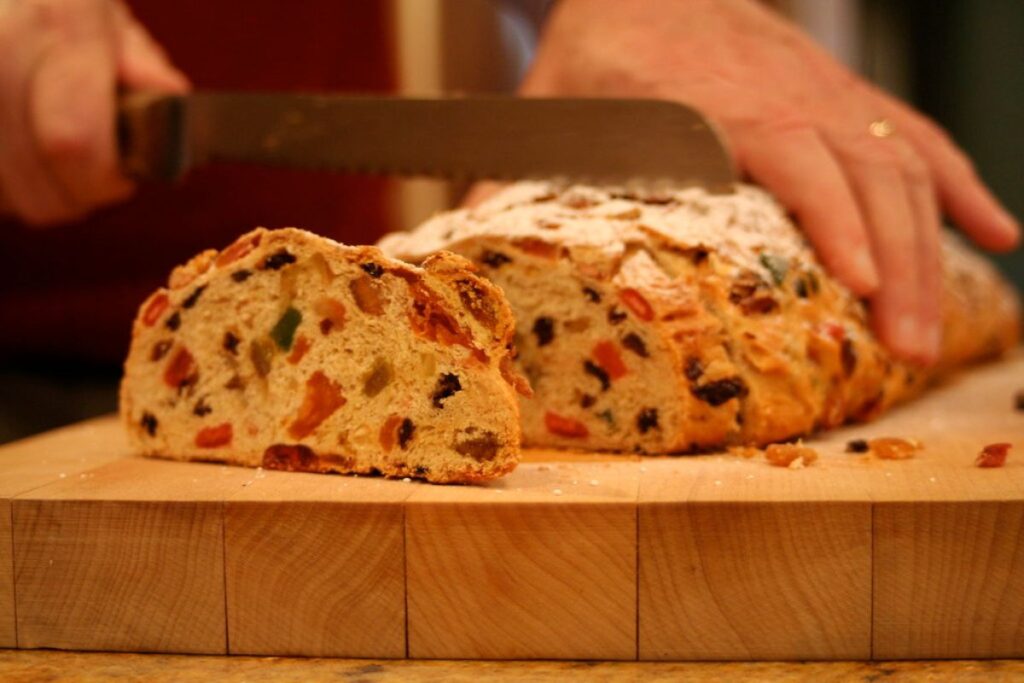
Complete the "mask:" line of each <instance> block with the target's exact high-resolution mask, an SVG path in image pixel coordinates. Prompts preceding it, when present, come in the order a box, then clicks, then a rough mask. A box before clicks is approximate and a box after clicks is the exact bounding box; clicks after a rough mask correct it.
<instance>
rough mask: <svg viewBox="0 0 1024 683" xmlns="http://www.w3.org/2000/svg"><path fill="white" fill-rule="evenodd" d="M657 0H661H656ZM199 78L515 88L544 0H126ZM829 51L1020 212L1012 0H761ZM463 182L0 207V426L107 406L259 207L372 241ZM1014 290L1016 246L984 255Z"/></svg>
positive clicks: (252, 83)
mask: <svg viewBox="0 0 1024 683" xmlns="http://www.w3.org/2000/svg"><path fill="white" fill-rule="evenodd" d="M662 1H664V2H670V1H671V0H662ZM129 4H130V5H131V6H132V8H133V10H134V11H135V12H136V15H137V16H138V18H139V19H140V20H141V21H142V23H143V24H145V25H146V26H147V27H148V28H149V29H150V31H151V32H152V33H153V35H154V37H155V38H156V39H157V41H158V42H160V43H161V44H162V45H163V46H164V47H165V48H166V50H167V51H168V53H169V54H170V56H171V58H172V60H173V61H174V62H175V63H176V64H177V65H178V66H179V67H181V68H182V69H183V71H184V72H185V73H186V74H187V75H188V76H189V77H190V78H191V79H192V81H193V83H194V85H196V86H197V87H200V88H204V87H205V88H229V89H253V88H260V89H273V90H339V91H357V92H382V93H384V92H390V93H394V92H398V93H402V94H409V95H435V94H440V93H452V92H511V91H513V90H514V89H515V86H516V84H517V83H518V81H519V80H520V79H521V77H522V76H523V74H524V73H525V71H526V69H527V68H528V66H529V63H530V59H531V57H532V54H533V50H534V48H535V46H536V44H537V40H538V37H539V31H540V30H541V27H542V25H543V19H544V16H545V14H546V12H547V11H548V10H549V9H550V6H551V5H552V2H551V1H550V0H516V1H513V0H367V1H366V2H363V1H359V2H356V1H355V0H352V1H350V2H338V1H337V0H322V1H315V0H309V1H304V2H302V3H294V4H289V5H288V9H287V11H283V10H282V6H281V4H280V3H277V2H273V0H250V1H249V2H247V3H245V4H244V5H239V4H236V3H209V2H206V0H177V1H176V2H174V3H164V2H159V1H158V0H148V1H146V0H135V1H132V2H129ZM770 4H771V5H772V6H774V7H775V8H776V9H777V10H778V11H780V12H782V13H783V14H786V15H787V16H789V17H790V18H792V19H793V20H794V21H796V22H797V23H799V24H801V25H802V26H803V27H804V28H805V29H806V30H807V31H808V32H809V33H811V34H812V35H813V36H814V37H815V38H816V39H817V40H818V41H819V42H820V43H822V44H823V45H824V46H825V47H826V48H827V49H829V50H830V51H831V52H832V53H833V54H834V55H836V57H837V58H839V59H840V60H841V61H843V62H845V63H846V64H847V65H849V66H850V67H851V68H853V69H855V70H856V71H858V72H860V73H861V74H863V75H865V76H866V77H867V78H869V79H870V80H872V81H874V82H876V83H878V84H879V85H881V86H882V87H884V88H886V89H887V90H889V91H890V92H893V93H895V94H897V95H898V96H900V97H902V98H903V99H905V100H907V101H909V102H911V103H912V104H914V105H915V106H917V107H918V108H919V109H921V110H922V111H924V112H925V113H927V114H928V115H930V116H932V117H933V118H934V119H936V120H937V121H938V122H939V123H940V124H942V125H943V126H944V127H945V128H946V129H947V130H948V131H949V132H950V133H951V134H952V136H953V138H954V139H956V140H957V142H959V143H960V145H961V146H962V147H963V148H964V149H965V150H966V151H967V153H968V154H969V155H970V156H971V157H972V158H973V159H974V161H975V163H976V166H977V168H978V171H979V173H980V174H981V176H982V177H983V178H984V179H985V181H986V182H987V183H988V184H989V186H990V187H991V188H992V190H993V191H994V192H995V193H996V195H998V196H999V198H1000V199H1001V200H1002V201H1003V202H1004V203H1005V204H1006V206H1007V207H1008V208H1009V209H1010V211H1011V212H1012V213H1013V214H1014V215H1015V216H1017V217H1018V218H1021V217H1024V183H1022V178H1024V132H1022V130H1021V128H1020V126H1021V124H1022V122H1024V2H1021V1H1020V0H943V2H926V1H925V0H773V1H772V2H770ZM463 190H464V187H461V186H453V185H451V184H448V183H444V182H439V181H429V180H412V181H394V180H383V179H377V178H347V177H339V176H332V175H324V174H321V175H320V176H315V175H312V176H311V175H310V174H307V173H303V172H297V171H289V170H282V169H252V168H232V167H229V166H226V165H225V166H219V167H214V168H209V169H203V170H201V171H198V172H196V173H194V174H193V175H192V176H190V177H189V178H188V179H187V180H186V181H185V182H184V183H181V184H179V185H177V186H174V187H165V188H145V189H144V190H143V191H142V192H140V193H139V194H140V196H139V197H136V198H135V199H133V200H132V201H130V202H128V203H127V204H126V205H124V206H119V207H115V208H112V209H107V210H104V211H101V212H99V213H98V214H97V215H95V216H92V217H90V218H89V219H88V220H86V221H84V222H83V223H82V224H76V225H69V226H62V227H60V228H56V229H51V230H46V231H38V230H29V229H27V228H25V227H24V226H20V225H18V224H16V223H13V222H10V221H8V222H6V223H4V222H2V221H0V253H2V254H4V255H6V256H8V258H7V259H6V263H7V272H6V273H5V279H4V282H3V283H0V329H3V330H4V332H3V334H2V335H0V351H3V353H2V355H0V358H2V360H0V443H2V442H5V441H10V440H13V439H16V438H20V437H23V436H26V435H29V434H32V433H35V432H39V431H43V430H46V429H50V428H53V427H56V426H59V425H63V424H67V423H70V422H74V421H77V420H80V419H84V418H86V417H90V416H94V415H99V414H103V413H107V412H112V411H114V410H115V409H116V387H117V381H118V378H119V374H120V359H121V358H122V357H123V355H124V354H125V353H126V350H127V344H128V332H129V329H130V324H131V319H132V317H133V315H134V312H135V309H136V307H137V306H138V304H139V303H140V302H141V301H142V300H143V298H144V297H145V296H146V295H147V293H148V292H149V291H152V289H154V288H155V287H157V286H159V284H161V283H162V282H163V281H164V280H165V278H166V276H167V273H168V272H169V270H170V269H171V268H172V267H173V266H174V265H176V264H178V263H180V262H182V261H184V260H186V259H187V258H189V257H190V256H191V255H192V254H194V253H196V252H198V251H200V250H202V249H204V248H208V247H211V246H213V247H222V246H224V245H226V244H228V243H230V242H231V241H232V239H233V238H234V237H235V236H237V235H238V234H239V233H241V232H243V231H245V230H248V229H251V228H252V227H254V226H256V225H266V226H268V227H282V226H286V225H297V226H300V227H305V228H308V229H311V230H314V231H317V232H320V233H322V234H325V235H328V236H331V237H334V238H335V239H339V240H342V241H348V242H373V241H375V240H376V239H377V238H379V237H380V235H382V234H383V233H384V232H386V231H388V230H392V229H405V228H409V227H412V226H414V225H416V224H417V223H418V222H420V221H421V220H422V219H424V218H426V217H427V216H429V215H431V214H432V213H434V212H436V211H439V210H443V209H445V208H448V207H450V206H453V205H455V204H456V203H457V202H458V199H459V197H460V196H461V193H462V191H463ZM995 260H996V261H997V263H998V264H999V266H1000V267H1001V268H1002V269H1003V271H1004V272H1005V273H1006V274H1007V275H1008V276H1009V277H1010V278H1011V279H1012V280H1013V281H1015V282H1016V284H1017V287H1018V288H1019V289H1021V290H1024V254H1022V253H1021V251H1020V250H1018V252H1017V253H1014V254H1010V255H1004V256H999V257H996V259H995Z"/></svg>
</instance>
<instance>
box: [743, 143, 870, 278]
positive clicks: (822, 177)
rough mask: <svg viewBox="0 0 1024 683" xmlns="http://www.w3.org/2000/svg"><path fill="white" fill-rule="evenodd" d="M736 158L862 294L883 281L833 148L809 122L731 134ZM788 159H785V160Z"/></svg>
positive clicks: (828, 264)
mask: <svg viewBox="0 0 1024 683" xmlns="http://www.w3.org/2000/svg"><path fill="white" fill-rule="evenodd" d="M730 138H731V141H732V143H733V145H734V148H735V152H736V156H737V161H738V163H739V165H740V167H741V168H743V169H744V170H746V171H747V172H748V173H749V174H750V175H751V176H753V177H754V178H755V179H756V180H757V181H758V182H759V183H761V184H762V185H764V186H765V187H767V188H768V189H769V190H771V191H772V192H773V193H775V195H776V196H777V197H778V198H779V200H780V201H781V202H782V203H783V205H785V206H786V207H787V208H788V209H789V210H790V211H792V212H793V213H794V214H795V215H796V216H797V218H798V220H799V223H800V225H801V226H802V228H803V230H804V232H805V233H806V234H807V237H808V238H809V239H810V241H811V243H812V244H813V245H814V247H815V249H816V250H817V253H818V255H819V257H820V258H821V260H822V262H823V263H824V264H825V267H826V268H828V269H829V271H830V272H831V273H832V274H833V275H835V276H836V277H837V278H838V279H839V280H840V282H842V283H843V284H845V285H846V286H847V287H849V288H850V289H851V290H852V291H853V292H854V293H855V294H857V295H859V296H867V295H869V294H871V293H872V292H874V291H875V290H876V289H877V287H878V285H879V274H878V271H877V269H876V266H875V262H874V258H873V256H872V253H871V245H870V240H869V234H868V231H867V229H866V226H865V224H864V220H863V218H862V216H861V212H860V209H859V207H858V205H857V202H856V200H855V197H854V195H853V194H852V192H851V190H850V186H849V184H848V182H847V180H846V178H845V177H844V175H843V173H842V170H841V169H840V167H839V165H838V164H837V162H836V160H835V158H834V157H833V156H832V153H831V152H830V151H829V149H828V148H827V146H826V145H825V144H824V142H823V141H822V139H821V138H820V137H819V135H818V133H817V132H816V131H815V130H814V129H813V128H810V127H809V126H804V125H801V124H800V123H794V124H791V125H785V126H784V125H778V124H776V125H774V126H772V127H766V126H757V127H750V128H741V129H738V130H737V129H734V130H732V131H731V135H730ZM781 160H784V161H781Z"/></svg>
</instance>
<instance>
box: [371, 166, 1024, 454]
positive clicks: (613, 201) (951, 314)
mask: <svg viewBox="0 0 1024 683" xmlns="http://www.w3.org/2000/svg"><path fill="white" fill-rule="evenodd" d="M380 246H381V247H382V248H383V249H384V251H385V252H386V253H388V254H390V255H393V256H397V257H399V258H403V259H406V260H411V261H417V260H421V259H423V258H425V257H426V256H427V255H429V254H431V253H433V252H434V251H436V250H439V249H450V250H452V251H455V252H457V253H460V254H462V255H464V256H466V257H467V258H469V259H471V260H473V261H474V262H475V263H477V264H478V266H479V267H480V272H481V273H483V274H484V275H486V276H487V277H488V278H490V279H491V280H492V281H493V282H494V283H496V284H497V285H499V286H500V287H501V288H502V290H503V291H504V292H505V294H506V296H507V297H508V299H509V301H510V303H511V305H512V308H513V312H514V313H515V316H516V320H517V333H516V334H517V347H518V349H519V352H520V356H519V363H520V367H521V368H522V370H523V372H524V373H525V374H526V375H527V377H528V378H529V379H530V382H531V385H532V387H533V389H534V392H535V396H534V398H533V399H522V400H521V407H522V414H523V417H522V419H523V438H524V443H526V444H528V445H535V446H579V447H585V448H598V449H608V450H636V451H641V452H648V453H665V452H679V451H694V450H701V449H704V448H708V447H715V446H721V445H725V444H757V445H763V444H766V443H770V442H773V441H780V440H785V439H790V438H793V437H797V436H801V435H804V434H807V433H810V432H813V431H815V430H818V429H823V428H829V427H834V426H837V425H840V424H842V423H844V422H846V421H849V420H860V419H869V418H872V417H874V416H876V415H878V414H880V413H881V412H883V411H884V410H886V409H887V408H888V407H889V406H891V405H893V404H894V403H896V402H898V401H901V400H904V399H906V398H907V397H909V396H912V395H914V394H915V393H916V392H918V391H920V390H921V389H922V388H923V387H924V386H925V384H926V382H927V380H928V378H929V377H930V376H933V373H934V372H935V371H934V370H932V371H930V372H929V371H925V370H924V369H922V368H916V367H913V366H911V365H908V364H904V363H900V362H897V361H896V360H894V359H893V358H891V357H890V356H889V354H888V353H887V352H886V350H885V349H884V348H883V347H882V346H881V345H880V344H879V343H878V342H877V340H876V339H875V338H874V336H873V335H872V333H871V331H870V329H869V324H868V318H867V311H866V309H865V307H864V305H863V304H862V303H861V302H860V301H858V300H857V299H856V298H855V297H854V296H853V295H852V294H851V293H850V292H849V291H848V290H847V289H846V288H845V287H843V286H842V285H840V284H839V283H838V282H837V281H835V280H834V279H833V278H832V277H831V276H830V275H829V274H828V273H827V272H826V271H825V270H824V269H823V267H822V266H821V264H820V263H819V262H818V261H817V259H816V257H815V255H814V252H813V250H812V249H811V247H810V245H809V244H808V242H807V241H806V240H805V238H804V237H803V235H802V234H801V233H800V231H799V230H798V229H797V227H796V226H795V225H794V224H793V223H792V221H791V220H790V218H789V217H788V215H787V214H786V212H785V210H784V209H783V207H781V206H780V205H779V204H778V203H777V202H776V201H775V200H774V199H773V198H772V197H771V196H770V195H768V194H767V193H766V192H764V191H763V190H761V189H759V188H756V187H751V186H743V185H740V186H737V187H736V188H735V191H734V192H733V193H732V194H717V195H716V194H709V193H707V192H705V191H703V190H701V189H699V188H689V189H683V190H679V191H675V192H661V193H659V194H657V195H651V194H648V195H643V194H638V193H635V192H627V191H624V190H619V189H615V188H604V189H601V188H593V187H583V186H574V187H563V186H557V185H552V184H546V183H519V184H516V185H513V186H510V187H509V188H508V189H506V190H505V191H504V192H502V193H500V194H499V195H497V196H495V197H493V198H492V199H491V200H490V201H488V202H485V203H484V204H482V205H480V206H479V207H477V208H475V209H472V210H462V211H455V212H450V213H447V214H442V215H440V216H437V217H435V218H433V219H431V220H430V221H428V222H427V223H425V224H424V225H422V226H421V227H419V228H418V229H416V230H415V231H413V232H412V233H408V234H395V235H390V236H388V237H386V238H385V239H384V240H382V242H381V245H380ZM945 249H946V252H947V253H946V258H945V266H946V276H945V283H944V289H945V292H944V302H945V310H944V320H945V325H946V329H947V336H946V342H945V348H944V354H943V363H942V365H941V366H940V367H941V368H942V369H947V368H949V367H953V366H955V365H957V364H962V363H964V362H966V361H969V360H972V359H977V358H980V357H984V356H986V355H992V354H993V353H999V352H1001V351H1003V350H1005V349H1007V348H1010V347H1011V346H1012V345H1013V344H1014V343H1016V342H1015V340H1016V339H1017V338H1018V337H1019V332H1018V319H1019V308H1018V303H1017V301H1016V298H1015V297H1014V295H1013V293H1012V290H1011V289H1010V288H1009V286H1008V285H1007V284H1006V283H1005V282H1003V281H1002V280H1001V279H1000V278H999V276H998V274H997V273H996V272H995V271H994V269H993V268H992V267H991V266H990V265H989V264H987V263H986V262H985V261H984V260H983V259H980V258H979V257H977V256H975V255H973V254H971V253H970V252H969V251H967V250H966V249H964V248H963V246H962V245H959V244H958V243H956V242H955V241H954V240H947V241H946V245H945ZM983 291H988V292H990V293H995V299H996V300H997V301H993V302H992V303H991V305H989V306H988V307H985V306H983V305H979V303H978V301H977V299H978V297H979V296H980V295H981V292H983ZM982 300H983V299H982ZM967 329H969V330H971V332H972V334H973V336H968V335H965V334H964V333H963V330H967ZM958 331H959V332H958Z"/></svg>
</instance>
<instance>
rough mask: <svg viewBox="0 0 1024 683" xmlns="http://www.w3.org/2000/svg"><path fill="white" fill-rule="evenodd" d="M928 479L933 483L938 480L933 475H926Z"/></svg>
mask: <svg viewBox="0 0 1024 683" xmlns="http://www.w3.org/2000/svg"><path fill="white" fill-rule="evenodd" d="M928 481H930V482H931V483H933V484H934V483H935V482H937V481H938V479H936V478H935V477H928Z"/></svg>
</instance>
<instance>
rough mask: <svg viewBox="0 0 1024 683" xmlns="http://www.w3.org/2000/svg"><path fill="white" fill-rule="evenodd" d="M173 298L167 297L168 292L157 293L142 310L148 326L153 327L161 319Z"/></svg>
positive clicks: (143, 318)
mask: <svg viewBox="0 0 1024 683" xmlns="http://www.w3.org/2000/svg"><path fill="white" fill-rule="evenodd" d="M170 303H171V300H170V299H168V298H167V295H166V294H157V295H156V296H155V297H153V298H152V300H150V302H149V303H148V304H146V308H145V310H144V311H143V312H142V322H143V323H144V324H145V325H146V326H147V327H152V326H153V325H155V324H156V321H157V320H159V319H160V316H161V315H163V314H164V311H165V310H167V306H168V305H170Z"/></svg>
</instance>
